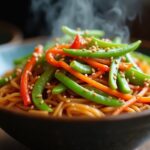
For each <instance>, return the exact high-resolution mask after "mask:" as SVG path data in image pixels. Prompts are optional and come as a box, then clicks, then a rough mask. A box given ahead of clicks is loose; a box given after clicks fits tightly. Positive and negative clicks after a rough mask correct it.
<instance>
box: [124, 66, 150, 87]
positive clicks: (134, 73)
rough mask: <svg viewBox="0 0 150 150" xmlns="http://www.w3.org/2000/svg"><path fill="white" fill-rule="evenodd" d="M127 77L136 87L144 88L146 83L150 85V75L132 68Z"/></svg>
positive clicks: (127, 72) (126, 74)
mask: <svg viewBox="0 0 150 150" xmlns="http://www.w3.org/2000/svg"><path fill="white" fill-rule="evenodd" d="M125 76H126V78H128V79H129V81H130V82H131V83H132V84H135V85H142V86H143V85H144V84H145V83H146V82H148V83H150V75H148V74H145V73H142V72H139V71H138V70H136V69H135V68H131V69H129V70H128V71H126V73H125Z"/></svg>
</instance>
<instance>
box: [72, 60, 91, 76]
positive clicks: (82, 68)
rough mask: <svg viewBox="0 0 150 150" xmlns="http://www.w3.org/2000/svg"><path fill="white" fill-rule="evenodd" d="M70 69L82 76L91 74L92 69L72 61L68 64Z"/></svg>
mask: <svg viewBox="0 0 150 150" xmlns="http://www.w3.org/2000/svg"><path fill="white" fill-rule="evenodd" d="M70 66H71V68H73V69H74V70H76V71H78V72H80V73H83V74H91V73H92V67H90V66H89V65H85V64H82V63H80V62H78V61H76V60H73V61H72V62H71V63H70Z"/></svg>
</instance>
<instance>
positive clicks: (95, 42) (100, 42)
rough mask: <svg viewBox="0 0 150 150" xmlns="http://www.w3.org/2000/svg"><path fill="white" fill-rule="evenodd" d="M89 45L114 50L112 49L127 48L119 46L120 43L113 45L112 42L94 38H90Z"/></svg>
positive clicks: (122, 45) (123, 45)
mask: <svg viewBox="0 0 150 150" xmlns="http://www.w3.org/2000/svg"><path fill="white" fill-rule="evenodd" d="M91 44H93V45H97V46H99V47H101V48H108V47H109V48H114V47H125V46H128V45H127V44H120V43H114V42H108V41H104V40H100V39H97V38H95V37H93V38H92V41H91Z"/></svg>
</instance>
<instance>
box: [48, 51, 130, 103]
mask: <svg viewBox="0 0 150 150" xmlns="http://www.w3.org/2000/svg"><path fill="white" fill-rule="evenodd" d="M46 60H47V61H48V62H49V63H50V64H51V65H54V66H56V67H62V68H64V69H65V70H67V71H68V72H69V73H71V74H72V75H74V76H75V77H77V78H79V79H80V80H82V81H84V82H86V83H88V84H89V85H91V86H93V87H95V88H97V89H99V90H102V91H103V92H106V93H108V94H110V95H113V96H116V97H119V98H122V99H125V100H128V99H130V98H132V95H130V94H122V93H121V92H119V91H117V90H112V89H111V88H109V87H107V86H105V85H103V84H101V83H98V82H96V81H94V80H92V79H90V78H89V77H86V76H84V75H83V74H81V73H79V72H77V71H75V70H73V69H72V68H71V67H70V66H69V65H68V64H66V63H65V62H63V61H56V60H55V59H54V57H53V55H52V53H51V50H48V51H47V53H46Z"/></svg>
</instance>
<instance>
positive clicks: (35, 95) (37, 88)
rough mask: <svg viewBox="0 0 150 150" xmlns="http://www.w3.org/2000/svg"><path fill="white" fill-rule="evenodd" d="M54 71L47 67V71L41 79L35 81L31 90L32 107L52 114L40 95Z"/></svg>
mask: <svg viewBox="0 0 150 150" xmlns="http://www.w3.org/2000/svg"><path fill="white" fill-rule="evenodd" d="M54 71H55V69H54V68H53V67H48V68H47V70H46V71H45V72H44V73H43V74H42V75H41V77H40V78H39V79H38V80H37V81H36V83H35V85H34V87H33V90H32V101H33V103H34V105H35V106H36V107H37V108H38V109H40V110H44V111H48V112H52V108H50V107H49V106H48V105H47V104H46V103H45V102H44V100H43V98H42V93H43V90H44V87H45V85H46V83H47V82H48V81H50V80H51V79H52V76H53V73H54Z"/></svg>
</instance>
